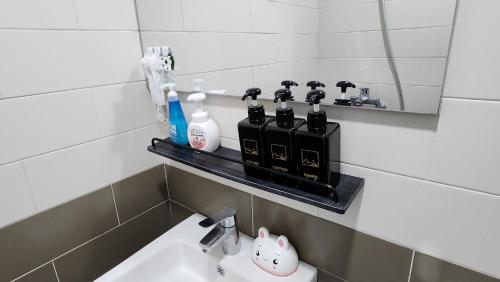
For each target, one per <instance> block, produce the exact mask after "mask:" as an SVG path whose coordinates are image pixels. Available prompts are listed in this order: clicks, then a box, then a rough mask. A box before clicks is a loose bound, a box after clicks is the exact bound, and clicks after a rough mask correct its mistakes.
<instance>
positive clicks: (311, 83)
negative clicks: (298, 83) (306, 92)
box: [306, 80, 325, 90]
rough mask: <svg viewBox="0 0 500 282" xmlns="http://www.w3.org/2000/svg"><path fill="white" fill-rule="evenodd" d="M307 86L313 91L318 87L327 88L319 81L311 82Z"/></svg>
mask: <svg viewBox="0 0 500 282" xmlns="http://www.w3.org/2000/svg"><path fill="white" fill-rule="evenodd" d="M306 86H308V87H311V90H316V88H317V87H322V88H325V84H324V83H322V82H319V81H315V80H313V81H309V82H308V83H307V84H306Z"/></svg>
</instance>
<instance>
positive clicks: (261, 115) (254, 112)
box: [238, 88, 274, 177]
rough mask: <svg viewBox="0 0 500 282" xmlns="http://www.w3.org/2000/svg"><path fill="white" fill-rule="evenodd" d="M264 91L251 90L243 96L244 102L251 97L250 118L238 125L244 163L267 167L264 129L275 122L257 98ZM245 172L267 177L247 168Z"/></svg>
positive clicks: (263, 173)
mask: <svg viewBox="0 0 500 282" xmlns="http://www.w3.org/2000/svg"><path fill="white" fill-rule="evenodd" d="M261 93H262V91H261V90H260V89H259V88H250V89H248V90H247V91H246V92H245V95H243V97H242V100H246V99H247V98H248V97H251V104H250V105H249V106H248V118H246V119H244V120H242V121H240V122H239V123H238V135H239V138H240V148H241V156H242V159H243V161H244V162H247V163H250V164H254V165H258V166H264V167H267V166H268V165H267V163H266V159H267V152H266V144H265V138H264V133H265V132H264V129H265V127H266V126H267V124H269V123H270V122H272V121H273V120H274V117H271V116H266V114H265V111H264V106H263V105H262V104H259V103H258V102H257V96H258V95H260V94H261ZM244 168H245V172H246V173H247V174H248V175H252V176H259V177H262V176H266V175H267V174H266V173H265V172H262V171H259V170H257V169H253V168H251V167H247V166H245V167H244Z"/></svg>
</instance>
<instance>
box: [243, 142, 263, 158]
mask: <svg viewBox="0 0 500 282" xmlns="http://www.w3.org/2000/svg"><path fill="white" fill-rule="evenodd" d="M243 148H244V149H245V154H249V155H255V156H258V155H259V148H258V147H257V141H255V140H250V139H243Z"/></svg>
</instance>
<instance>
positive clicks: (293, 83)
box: [281, 80, 299, 89]
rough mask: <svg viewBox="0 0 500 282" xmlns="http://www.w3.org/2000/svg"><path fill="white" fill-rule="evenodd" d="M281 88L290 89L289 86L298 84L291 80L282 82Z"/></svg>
mask: <svg viewBox="0 0 500 282" xmlns="http://www.w3.org/2000/svg"><path fill="white" fill-rule="evenodd" d="M281 86H285V88H286V89H290V87H291V86H299V84H298V83H297V82H295V81H292V80H283V81H282V82H281Z"/></svg>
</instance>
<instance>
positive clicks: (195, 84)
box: [192, 78, 203, 92]
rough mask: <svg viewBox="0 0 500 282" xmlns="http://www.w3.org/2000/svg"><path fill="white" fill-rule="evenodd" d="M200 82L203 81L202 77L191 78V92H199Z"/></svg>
mask: <svg viewBox="0 0 500 282" xmlns="http://www.w3.org/2000/svg"><path fill="white" fill-rule="evenodd" d="M202 82H203V79H201V78H195V79H193V80H192V83H193V92H201V83H202Z"/></svg>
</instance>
